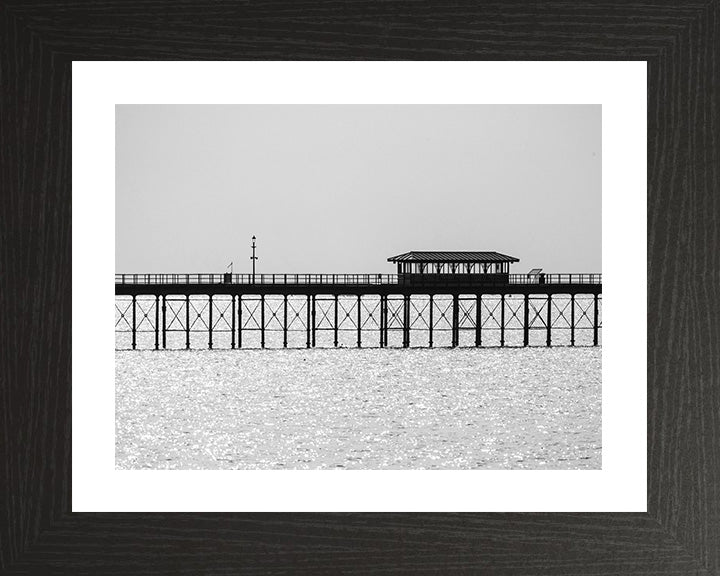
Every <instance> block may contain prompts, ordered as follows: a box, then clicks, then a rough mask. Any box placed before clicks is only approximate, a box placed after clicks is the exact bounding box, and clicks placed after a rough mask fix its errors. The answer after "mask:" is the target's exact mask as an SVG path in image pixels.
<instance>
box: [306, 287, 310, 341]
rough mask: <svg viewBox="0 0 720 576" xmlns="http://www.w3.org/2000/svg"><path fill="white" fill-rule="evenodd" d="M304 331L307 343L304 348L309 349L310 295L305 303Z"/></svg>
mask: <svg viewBox="0 0 720 576" xmlns="http://www.w3.org/2000/svg"><path fill="white" fill-rule="evenodd" d="M305 331H306V332H307V341H306V342H305V347H306V348H310V295H309V294H308V296H307V302H306V303H305Z"/></svg>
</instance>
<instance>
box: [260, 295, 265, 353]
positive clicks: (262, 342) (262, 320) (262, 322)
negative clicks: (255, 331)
mask: <svg viewBox="0 0 720 576" xmlns="http://www.w3.org/2000/svg"><path fill="white" fill-rule="evenodd" d="M260 348H265V295H264V294H263V295H261V296H260Z"/></svg>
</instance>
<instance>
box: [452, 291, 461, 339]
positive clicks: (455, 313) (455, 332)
mask: <svg viewBox="0 0 720 576" xmlns="http://www.w3.org/2000/svg"><path fill="white" fill-rule="evenodd" d="M459 316H460V295H459V294H453V308H452V347H453V348H455V347H456V346H458V345H459V344H460V325H459V320H460V318H459Z"/></svg>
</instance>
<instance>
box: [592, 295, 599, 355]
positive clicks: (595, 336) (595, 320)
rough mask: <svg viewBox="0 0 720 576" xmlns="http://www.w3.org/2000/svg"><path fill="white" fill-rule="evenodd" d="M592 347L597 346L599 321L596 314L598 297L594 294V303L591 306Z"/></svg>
mask: <svg viewBox="0 0 720 576" xmlns="http://www.w3.org/2000/svg"><path fill="white" fill-rule="evenodd" d="M593 308H594V311H593V346H597V345H598V324H599V322H598V320H599V317H600V316H599V314H598V295H597V294H595V302H594V304H593Z"/></svg>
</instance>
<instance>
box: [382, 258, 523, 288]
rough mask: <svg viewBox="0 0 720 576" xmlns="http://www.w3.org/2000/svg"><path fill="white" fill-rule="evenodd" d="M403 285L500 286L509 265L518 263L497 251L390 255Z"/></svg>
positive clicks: (505, 281)
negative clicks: (489, 284)
mask: <svg viewBox="0 0 720 576" xmlns="http://www.w3.org/2000/svg"><path fill="white" fill-rule="evenodd" d="M388 262H394V263H395V264H397V273H398V276H399V277H400V278H401V281H402V282H403V283H404V284H411V285H427V284H448V283H453V284H485V283H492V284H503V283H505V284H506V283H507V282H508V278H509V275H510V264H512V263H514V262H520V260H518V259H517V258H515V257H514V256H508V255H506V254H500V253H499V252H417V251H412V252H405V254H399V255H398V256H391V257H390V258H388Z"/></svg>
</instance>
